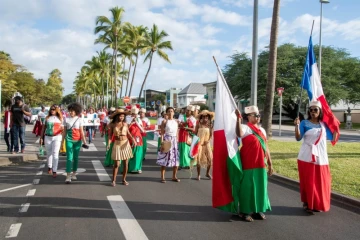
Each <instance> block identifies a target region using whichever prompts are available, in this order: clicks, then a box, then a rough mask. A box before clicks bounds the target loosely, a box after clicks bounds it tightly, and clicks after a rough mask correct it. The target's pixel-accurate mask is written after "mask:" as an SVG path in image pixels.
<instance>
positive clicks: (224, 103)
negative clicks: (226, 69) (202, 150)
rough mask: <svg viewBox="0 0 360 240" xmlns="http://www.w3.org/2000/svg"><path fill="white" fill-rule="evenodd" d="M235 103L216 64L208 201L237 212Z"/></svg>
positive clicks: (238, 176) (239, 169) (238, 172)
mask: <svg viewBox="0 0 360 240" xmlns="http://www.w3.org/2000/svg"><path fill="white" fill-rule="evenodd" d="M235 109H236V103H235V101H234V98H233V97H232V95H231V92H230V90H229V87H228V86H227V84H226V81H225V79H224V77H223V75H222V72H221V70H220V68H219V67H218V78H217V85H216V101H215V116H216V117H215V124H214V153H213V156H214V158H213V182H212V183H213V184H212V204H213V207H214V208H218V209H221V210H224V211H227V212H233V213H238V207H239V192H240V191H239V188H240V182H241V178H242V166H241V161H240V154H239V145H238V141H237V136H236V133H235V128H236V122H237V120H236V118H237V116H236V114H235Z"/></svg>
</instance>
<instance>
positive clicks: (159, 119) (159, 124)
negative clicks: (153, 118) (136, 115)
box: [156, 117, 164, 126]
mask: <svg viewBox="0 0 360 240" xmlns="http://www.w3.org/2000/svg"><path fill="white" fill-rule="evenodd" d="M163 121H164V118H163V117H159V118H158V119H157V123H156V125H158V126H161V123H162V122H163Z"/></svg>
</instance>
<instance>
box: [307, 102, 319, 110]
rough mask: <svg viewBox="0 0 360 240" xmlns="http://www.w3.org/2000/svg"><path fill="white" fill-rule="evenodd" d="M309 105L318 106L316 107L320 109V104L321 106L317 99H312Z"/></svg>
mask: <svg viewBox="0 0 360 240" xmlns="http://www.w3.org/2000/svg"><path fill="white" fill-rule="evenodd" d="M309 107H318V108H320V109H321V107H322V106H321V102H319V101H312V102H310V104H309Z"/></svg>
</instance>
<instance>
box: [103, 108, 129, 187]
mask: <svg viewBox="0 0 360 240" xmlns="http://www.w3.org/2000/svg"><path fill="white" fill-rule="evenodd" d="M126 115H127V113H126V112H125V111H124V110H123V109H118V110H116V111H115V112H114V113H113V114H112V115H111V116H110V119H113V120H112V124H111V125H109V140H108V141H109V142H108V146H107V149H108V150H109V149H110V144H111V139H113V142H114V145H113V148H112V151H111V159H112V160H113V161H114V167H113V178H112V183H111V185H112V186H113V187H115V186H116V176H117V173H118V170H119V166H120V162H121V165H122V166H123V172H122V175H123V176H122V184H123V185H126V186H127V185H129V183H128V182H127V181H126V174H127V171H128V161H129V159H130V158H132V157H133V154H132V149H131V147H130V143H129V138H130V139H131V140H132V141H131V142H132V144H133V146H134V147H135V146H136V141H135V139H134V138H133V137H132V136H131V134H130V132H129V128H128V125H127V124H126V122H125V116H126Z"/></svg>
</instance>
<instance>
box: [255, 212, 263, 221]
mask: <svg viewBox="0 0 360 240" xmlns="http://www.w3.org/2000/svg"><path fill="white" fill-rule="evenodd" d="M253 218H254V219H257V220H265V219H266V217H265V214H263V213H262V212H258V213H254V214H253Z"/></svg>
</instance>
